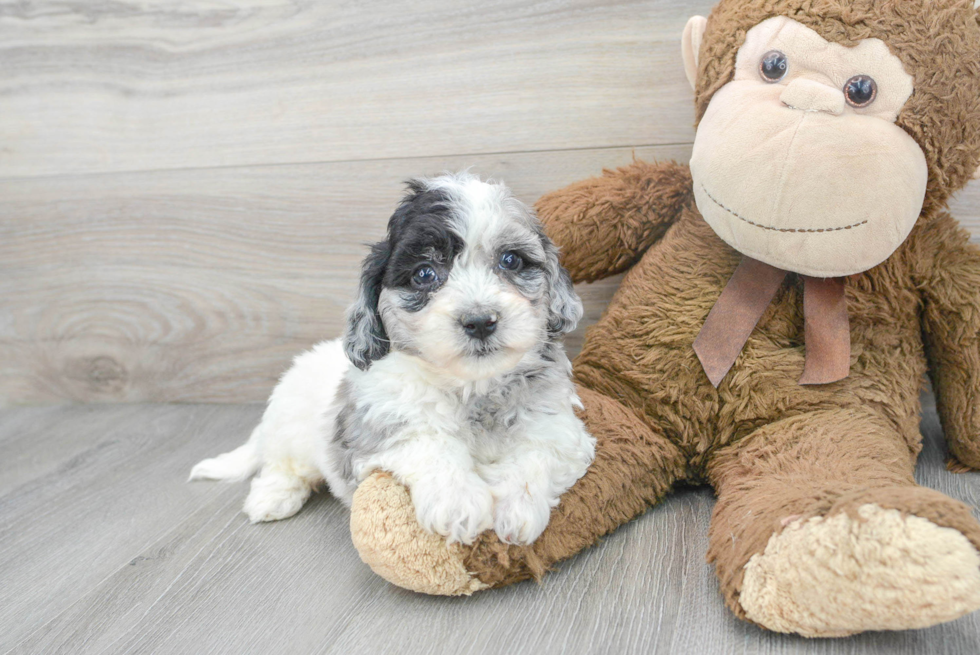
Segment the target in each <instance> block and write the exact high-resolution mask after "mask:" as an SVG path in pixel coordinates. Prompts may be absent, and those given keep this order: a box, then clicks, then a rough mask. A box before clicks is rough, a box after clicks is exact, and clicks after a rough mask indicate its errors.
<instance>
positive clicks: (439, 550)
mask: <svg viewBox="0 0 980 655" xmlns="http://www.w3.org/2000/svg"><path fill="white" fill-rule="evenodd" d="M350 532H351V538H352V539H353V541H354V547H355V548H357V551H358V552H359V553H360V555H361V559H362V560H364V562H365V563H366V564H367V565H368V566H370V567H371V569H373V570H374V572H375V573H377V574H378V575H380V576H381V577H382V578H384V579H385V580H388V581H389V582H391V583H393V584H396V585H398V586H399V587H404V588H405V589H411V590H412V591H418V592H422V593H425V594H433V595H438V596H460V595H467V596H468V595H469V594H472V593H473V592H474V591H479V590H481V589H486V588H487V585H486V584H484V583H482V582H480V581H479V580H478V579H477V578H476V577H475V576H473V575H472V574H470V573H469V572H468V571H467V570H466V567H465V566H464V565H463V549H462V547H461V546H460V545H459V544H452V545H447V544H446V540H445V539H444V538H442V537H440V536H439V535H436V534H432V533H430V532H426V531H425V530H423V529H422V527H421V526H420V525H419V524H418V521H417V520H416V518H415V507H414V506H413V505H412V499H411V497H410V496H409V493H408V490H407V489H406V488H405V487H403V486H402V485H401V484H399V483H398V482H396V481H395V480H394V478H392V477H391V475H389V474H387V473H374V474H373V475H371V476H370V477H369V478H368V479H366V480H365V481H364V482H362V483H361V484H360V486H358V488H357V491H355V492H354V501H353V504H352V506H351V514H350Z"/></svg>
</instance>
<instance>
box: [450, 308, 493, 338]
mask: <svg viewBox="0 0 980 655" xmlns="http://www.w3.org/2000/svg"><path fill="white" fill-rule="evenodd" d="M459 322H460V325H462V326H463V331H464V332H466V334H467V335H468V336H470V337H472V338H474V339H480V340H481V341H482V340H484V339H486V338H487V337H489V336H490V335H491V334H493V332H494V330H496V329H497V317H496V316H494V315H493V314H482V315H479V316H464V317H463V318H462V319H460V321H459Z"/></svg>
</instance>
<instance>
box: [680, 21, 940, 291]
mask: <svg viewBox="0 0 980 655" xmlns="http://www.w3.org/2000/svg"><path fill="white" fill-rule="evenodd" d="M912 91H913V80H912V77H911V76H910V75H908V73H906V72H905V69H904V67H903V66H902V63H901V61H900V60H899V59H898V58H897V57H895V56H894V55H893V54H891V52H890V51H889V50H888V46H886V45H885V43H884V42H882V41H880V40H878V39H868V40H865V41H862V42H861V43H860V44H859V45H858V46H856V47H854V48H846V47H844V46H842V45H839V44H836V43H830V42H828V41H826V40H824V39H823V38H822V37H821V36H820V35H818V34H817V33H816V32H814V31H813V30H811V29H809V28H807V27H804V26H803V25H801V24H800V23H797V22H796V21H793V20H791V19H789V18H785V17H780V18H772V19H769V20H767V21H764V22H762V23H760V24H759V25H757V26H756V27H754V28H753V29H752V30H750V31H749V32H748V34H747V36H746V40H745V44H744V45H743V46H742V48H741V49H740V50H739V52H738V58H737V62H736V71H735V77H734V79H733V80H732V81H731V82H729V83H728V84H727V85H725V86H724V87H723V88H722V89H720V90H719V91H718V92H717V93H716V94H715V95H714V97H713V98H712V99H711V102H710V104H709V106H708V109H707V111H706V112H705V114H704V117H703V118H702V120H701V123H700V125H699V127H698V133H697V138H696V139H695V143H694V153H693V156H692V158H691V173H692V174H693V177H694V193H695V199H696V201H697V205H698V209H699V210H700V212H701V214H702V215H703V216H704V218H705V220H706V221H707V222H708V224H709V225H711V227H712V228H713V229H714V231H715V232H716V233H717V234H718V236H720V237H721V238H722V239H723V240H725V241H726V242H727V243H728V244H729V245H731V246H732V247H733V248H735V249H736V250H738V251H739V252H741V253H743V254H745V255H748V256H750V257H753V258H755V259H758V260H760V261H763V262H765V263H767V264H771V265H773V266H777V267H779V268H782V269H786V270H789V271H794V272H797V273H803V274H806V275H813V276H818V277H836V276H843V275H851V274H854V273H859V272H862V271H865V270H868V269H869V268H871V267H873V266H876V265H877V264H879V263H881V262H883V261H884V260H885V259H887V258H888V256H889V255H891V254H892V253H893V252H894V251H895V249H896V248H898V246H899V245H901V243H902V242H903V241H904V240H905V238H906V237H907V236H908V234H909V232H910V231H911V229H912V226H913V225H914V224H915V221H916V219H917V218H918V217H919V214H920V212H921V211H922V204H923V201H924V199H925V192H926V183H927V181H928V168H927V165H926V160H925V156H924V155H923V153H922V150H921V149H920V148H919V146H918V144H916V142H915V141H914V140H913V139H912V138H911V137H910V136H909V135H908V134H906V133H905V132H904V131H903V130H902V129H901V128H899V127H898V126H896V125H895V120H896V118H897V117H898V114H899V112H900V111H901V109H902V106H903V105H904V104H905V102H906V101H907V100H908V98H909V97H910V96H911V94H912Z"/></svg>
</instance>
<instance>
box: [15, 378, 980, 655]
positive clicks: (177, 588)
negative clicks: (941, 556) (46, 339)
mask: <svg viewBox="0 0 980 655" xmlns="http://www.w3.org/2000/svg"><path fill="white" fill-rule="evenodd" d="M925 407H926V410H925V418H924V420H923V424H922V428H923V432H924V434H925V435H926V439H927V443H926V447H925V449H924V451H923V454H922V458H921V461H920V465H919V469H918V471H917V479H918V480H919V481H920V482H921V483H923V484H927V485H928V486H930V487H933V488H936V489H939V490H941V491H943V492H944V493H947V494H950V495H951V496H953V497H955V498H959V499H961V500H963V501H965V502H967V503H971V504H976V503H978V502H980V482H978V479H980V478H978V474H967V475H952V474H950V473H948V472H946V471H945V469H944V467H943V460H944V455H945V453H944V448H943V446H942V441H941V439H942V437H941V432H940V430H939V425H938V421H937V419H936V416H935V410H934V407H933V403H932V401H931V399H929V398H926V399H925ZM259 412H260V408H259V407H257V406H254V405H252V406H234V405H223V406H200V405H180V406H157V405H134V406H130V405H116V406H89V407H79V406H74V407H60V408H43V409H39V408H17V409H8V410H4V411H2V412H0V461H4V460H7V459H12V460H13V461H22V460H23V459H24V458H25V457H28V458H30V459H32V460H34V461H35V465H34V469H33V474H27V473H25V475H24V477H23V478H22V479H21V481H20V482H19V483H18V484H17V485H15V486H14V487H10V486H8V487H5V488H4V489H3V490H2V491H0V528H2V530H0V580H3V582H4V584H2V585H0V625H2V626H4V629H3V630H2V631H0V652H3V653H6V652H10V653H18V654H19V653H32V654H33V653H71V654H79V653H117V652H118V653H123V652H125V653H191V652H193V653H236V654H237V653H263V654H270V653H299V652H302V653H336V654H338V655H341V654H342V655H349V654H358V653H378V652H393V651H395V650H397V652H399V653H402V654H404V655H411V654H415V653H420V654H421V653H425V654H428V653H439V652H458V653H471V654H478V653H501V652H506V653H513V654H515V655H523V654H531V653H534V654H547V653H645V654H654V653H665V654H666V653H669V654H671V655H688V654H690V655H704V654H707V653H710V654H711V655H715V654H719V655H723V654H729V653H746V654H755V653H766V654H770V655H783V654H790V653H792V654H804V653H805V654H813V655H824V654H828V655H830V654H833V655H844V654H855V655H857V654H863V653H871V654H878V653H881V654H882V655H884V654H888V655H904V654H912V653H916V654H917V653H936V654H939V655H964V654H965V653H975V652H978V651H980V614H973V615H970V616H967V617H964V618H962V619H960V620H958V621H954V622H952V623H949V624H946V625H942V626H937V627H935V628H930V629H927V630H918V631H908V632H893V633H872V634H864V635H859V636H857V637H853V638H849V639H838V640H807V639H802V638H797V637H790V636H785V635H777V634H773V633H771V632H767V631H764V630H760V629H758V628H756V627H754V626H752V625H749V624H747V623H743V622H741V621H738V620H736V619H735V618H734V617H733V616H732V615H731V613H730V612H728V611H727V610H726V609H725V607H724V606H723V603H722V600H721V596H720V594H719V593H718V588H717V582H716V580H715V577H714V572H713V569H712V567H710V566H709V565H707V564H706V563H705V560H704V555H705V552H706V550H707V530H708V522H709V519H710V514H711V508H712V505H713V498H712V495H711V493H710V491H709V490H708V489H706V488H685V489H681V490H679V491H677V492H675V493H674V494H672V495H671V496H670V497H669V498H668V500H667V501H666V502H664V503H662V504H661V505H660V506H658V507H656V508H654V509H653V510H651V511H650V512H648V513H647V514H646V515H644V516H643V517H641V518H640V519H638V520H636V521H634V522H632V523H630V524H629V525H626V526H624V527H623V528H621V529H620V530H618V531H616V532H615V533H613V534H612V535H611V536H609V537H608V538H607V539H605V540H603V542H602V543H600V544H598V545H597V546H595V547H593V548H590V549H588V550H587V551H585V552H583V553H582V554H581V555H579V556H578V557H576V558H574V559H572V560H570V561H568V562H565V563H563V564H562V565H560V567H559V568H558V570H557V571H556V572H554V573H552V574H550V575H549V576H548V577H546V579H545V580H544V582H543V583H542V584H541V585H536V584H534V583H522V584H518V585H514V586H512V587H508V588H505V589H500V590H495V591H490V592H484V593H479V594H477V595H475V596H473V597H470V598H459V599H447V598H432V597H426V596H420V595H416V594H412V593H410V592H406V591H404V590H401V589H397V588H395V587H392V586H390V585H388V584H387V583H385V582H384V581H382V580H381V579H380V578H378V577H376V576H375V575H374V574H373V573H371V571H370V570H369V569H368V568H367V567H366V566H365V565H364V564H362V563H361V562H360V560H359V558H358V556H357V553H356V552H355V551H354V549H353V546H352V545H351V543H350V536H349V530H348V527H347V510H346V509H344V508H343V506H342V505H341V504H340V503H338V502H337V501H336V500H334V499H332V498H330V497H328V496H327V495H326V494H319V495H317V496H315V497H314V499H313V500H312V501H311V503H310V504H309V505H308V506H307V507H306V508H304V509H303V511H302V512H300V514H298V515H297V516H296V517H294V518H292V519H289V520H286V521H282V522H278V523H273V524H266V525H259V526H252V525H249V524H248V521H247V519H246V518H245V517H244V516H243V515H242V514H240V511H239V507H240V504H241V502H242V500H243V499H244V496H245V493H246V490H247V485H245V484H239V485H221V484H214V483H196V484H186V483H184V481H183V480H184V479H185V477H186V474H187V471H188V470H189V469H190V467H191V465H192V464H193V463H194V462H196V461H197V460H198V459H199V458H201V457H202V456H205V455H208V454H213V453H217V452H220V451H223V450H226V449H228V448H230V447H233V446H235V445H237V444H238V443H240V442H241V441H242V439H243V438H244V435H245V434H247V431H248V429H249V427H250V426H251V425H252V424H253V423H254V421H256V420H257V419H258V416H259ZM34 439H43V440H45V442H46V443H47V444H48V447H47V448H44V449H36V448H35V447H34V446H33V445H32V444H33V440H34ZM79 444H81V445H79Z"/></svg>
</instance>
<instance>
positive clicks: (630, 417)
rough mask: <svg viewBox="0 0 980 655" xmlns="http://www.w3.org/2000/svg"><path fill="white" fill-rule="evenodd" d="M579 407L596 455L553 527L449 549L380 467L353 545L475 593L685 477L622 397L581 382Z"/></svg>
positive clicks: (528, 574)
mask: <svg viewBox="0 0 980 655" xmlns="http://www.w3.org/2000/svg"><path fill="white" fill-rule="evenodd" d="M579 395H580V396H581V398H582V402H583V403H584V404H585V411H584V412H582V413H581V414H580V416H581V417H582V420H583V421H584V422H585V425H586V427H587V428H588V429H589V432H590V433H591V434H592V435H593V436H594V437H595V438H596V458H595V461H594V462H593V464H592V466H591V467H589V470H588V472H587V473H586V474H585V476H584V477H583V478H582V479H580V480H579V481H578V482H577V483H576V484H575V485H574V486H573V487H572V488H571V489H569V490H568V491H567V492H565V495H564V496H562V499H561V503H560V504H559V505H558V507H556V508H555V509H553V510H552V512H551V519H550V522H549V523H548V527H547V528H546V529H545V531H544V532H543V533H542V535H541V536H540V537H539V538H538V540H537V541H535V542H534V543H533V544H531V545H530V546H514V545H507V544H504V543H502V542H501V541H500V540H499V539H498V538H497V536H496V535H495V534H494V533H493V532H492V531H489V532H485V533H484V534H483V535H481V536H480V537H479V538H478V539H477V541H476V542H475V543H474V544H473V545H472V546H459V545H458V544H454V545H453V546H450V547H449V548H447V546H446V543H445V541H444V540H443V539H442V538H441V537H438V536H435V535H432V534H429V533H426V532H425V531H423V530H422V529H421V528H420V527H419V525H418V523H417V522H416V521H415V511H414V510H413V508H412V505H411V500H410V499H409V496H408V492H407V490H406V489H405V488H404V487H402V486H401V485H399V484H398V483H396V482H395V481H394V480H393V479H392V478H391V477H390V476H388V475H386V474H383V473H380V474H374V475H373V476H371V477H370V478H368V479H367V480H365V481H364V482H363V483H361V485H360V487H358V490H357V492H356V493H355V494H354V503H353V506H352V507H351V534H352V537H353V540H354V545H355V546H356V547H357V549H358V551H359V552H360V554H361V559H363V560H364V561H365V562H367V563H368V564H369V565H370V566H371V568H373V569H374V571H375V572H376V573H378V574H379V575H381V576H382V577H384V578H386V579H387V580H389V581H391V582H393V583H395V584H397V585H399V586H402V587H405V588H408V589H412V590H415V591H421V592H424V593H430V594H442V595H458V594H469V593H472V592H473V591H477V590H479V589H485V588H487V587H499V586H503V585H507V584H511V583H513V582H517V581H519V580H525V579H527V578H532V577H533V578H539V577H541V576H542V575H543V574H544V573H545V571H546V570H547V569H548V567H550V566H551V565H552V564H554V563H556V562H558V561H561V560H563V559H566V558H568V557H571V556H572V555H574V554H576V553H577V552H579V551H580V550H582V549H583V548H585V547H587V546H589V545H591V544H593V543H595V541H596V540H597V539H598V538H599V537H601V536H602V535H604V534H607V533H609V532H611V531H612V530H614V529H616V528H617V527H618V526H620V525H622V524H623V523H625V522H627V521H629V520H630V519H632V518H634V517H636V516H637V515H639V514H641V513H642V512H643V511H645V510H646V509H647V508H648V507H650V506H651V505H653V504H654V503H656V502H657V501H659V500H660V499H661V498H663V497H664V496H665V495H666V494H667V492H668V491H669V490H670V489H671V487H672V485H673V484H674V483H675V482H676V481H677V480H679V479H681V478H682V477H683V476H684V472H685V468H686V467H685V459H684V457H683V455H682V454H681V452H680V450H679V449H678V448H677V447H676V446H675V445H674V444H673V443H671V442H670V441H668V440H667V439H666V438H665V437H663V436H662V435H660V434H658V433H656V432H654V431H653V430H652V429H651V428H650V427H649V426H647V425H646V424H645V423H644V422H642V421H641V420H640V419H638V418H637V417H636V416H635V415H634V414H633V413H632V412H631V411H630V410H628V409H627V408H625V407H624V406H623V405H621V404H620V403H619V402H617V401H616V400H613V399H612V398H608V397H606V396H603V395H601V394H599V393H596V392H594V391H590V390H588V389H584V388H581V387H580V388H579Z"/></svg>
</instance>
